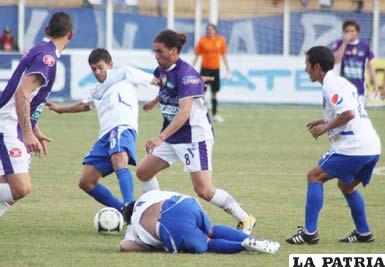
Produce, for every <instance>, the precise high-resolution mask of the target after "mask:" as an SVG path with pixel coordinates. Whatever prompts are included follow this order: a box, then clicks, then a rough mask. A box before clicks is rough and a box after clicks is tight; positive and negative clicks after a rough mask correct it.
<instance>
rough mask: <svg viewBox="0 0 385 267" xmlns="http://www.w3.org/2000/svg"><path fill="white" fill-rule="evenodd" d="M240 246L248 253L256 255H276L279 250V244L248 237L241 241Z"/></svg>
mask: <svg viewBox="0 0 385 267" xmlns="http://www.w3.org/2000/svg"><path fill="white" fill-rule="evenodd" d="M242 246H243V247H244V248H245V249H246V250H247V251H250V252H258V253H270V254H274V253H277V252H278V250H279V247H280V245H279V243H278V242H275V241H271V240H266V239H261V238H257V237H254V236H249V237H248V238H246V239H245V240H243V241H242Z"/></svg>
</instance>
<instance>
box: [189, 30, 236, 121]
mask: <svg viewBox="0 0 385 267" xmlns="http://www.w3.org/2000/svg"><path fill="white" fill-rule="evenodd" d="M226 52H227V45H226V40H225V38H223V36H221V35H219V34H217V27H216V26H215V25H214V24H212V23H209V24H208V25H207V28H206V35H205V36H203V37H202V38H201V39H200V40H199V42H198V44H197V46H196V47H195V58H194V61H193V64H192V65H193V66H194V65H195V64H196V62H197V60H198V57H199V55H202V66H201V72H200V74H201V75H202V76H209V77H214V81H213V82H210V83H209V85H210V88H211V104H212V115H213V119H214V121H217V122H223V118H222V117H221V116H220V115H218V114H217V106H218V102H217V93H218V92H219V90H220V60H221V56H222V58H223V62H224V63H225V66H226V70H227V76H228V77H231V71H230V67H229V64H228V62H227V58H226Z"/></svg>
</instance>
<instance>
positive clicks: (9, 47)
mask: <svg viewBox="0 0 385 267" xmlns="http://www.w3.org/2000/svg"><path fill="white" fill-rule="evenodd" d="M0 50H3V51H5V52H11V51H18V50H19V47H18V46H17V43H16V41H15V39H14V37H13V35H12V31H11V28H10V27H8V26H6V27H5V28H4V31H3V35H2V36H1V37H0Z"/></svg>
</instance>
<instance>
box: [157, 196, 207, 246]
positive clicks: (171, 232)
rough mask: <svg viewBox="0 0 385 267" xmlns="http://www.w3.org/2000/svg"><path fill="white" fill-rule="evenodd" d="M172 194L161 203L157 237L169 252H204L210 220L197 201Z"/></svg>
mask: <svg viewBox="0 0 385 267" xmlns="http://www.w3.org/2000/svg"><path fill="white" fill-rule="evenodd" d="M180 199H181V196H174V197H172V198H171V199H169V200H166V201H165V202H164V203H163V206H162V210H161V213H160V219H159V221H160V226H159V237H160V239H161V240H162V242H163V244H164V246H165V247H166V249H167V250H168V251H169V252H173V253H177V252H185V253H204V252H206V251H207V236H208V234H209V233H210V231H211V221H210V219H209V217H208V216H207V214H206V213H205V212H204V210H203V209H202V207H201V206H200V205H199V203H198V201H197V200H196V199H194V198H191V197H188V198H185V199H183V200H182V201H180V202H178V200H180Z"/></svg>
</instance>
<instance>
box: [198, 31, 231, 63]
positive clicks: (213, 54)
mask: <svg viewBox="0 0 385 267" xmlns="http://www.w3.org/2000/svg"><path fill="white" fill-rule="evenodd" d="M226 52H227V45H226V41H225V38H223V37H222V36H221V35H216V36H214V37H208V36H204V37H202V38H201V39H200V40H199V42H198V44H197V46H196V47H195V55H201V56H202V67H203V68H206V69H219V68H220V56H221V55H224V54H226Z"/></svg>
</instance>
